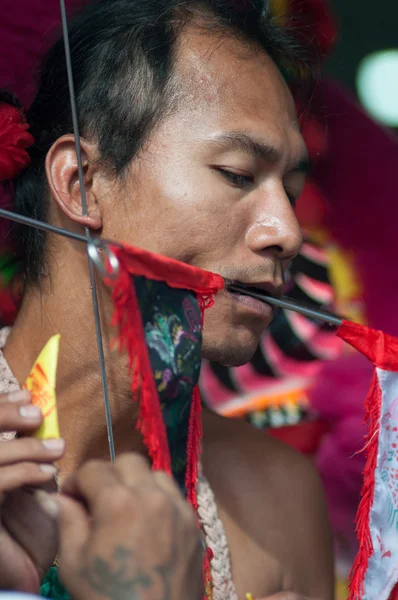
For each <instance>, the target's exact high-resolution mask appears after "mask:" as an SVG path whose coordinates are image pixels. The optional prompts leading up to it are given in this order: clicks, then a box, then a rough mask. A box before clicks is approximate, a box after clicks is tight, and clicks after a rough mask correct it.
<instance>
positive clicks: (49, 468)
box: [40, 463, 58, 475]
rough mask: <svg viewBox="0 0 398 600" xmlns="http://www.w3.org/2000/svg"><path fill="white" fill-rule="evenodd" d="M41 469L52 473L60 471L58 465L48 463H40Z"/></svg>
mask: <svg viewBox="0 0 398 600" xmlns="http://www.w3.org/2000/svg"><path fill="white" fill-rule="evenodd" d="M40 470H41V471H43V473H52V474H53V475H55V473H56V472H57V471H58V469H57V467H55V466H54V465H49V464H47V463H43V464H42V465H40Z"/></svg>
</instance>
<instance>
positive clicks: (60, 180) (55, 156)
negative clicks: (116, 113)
mask: <svg viewBox="0 0 398 600" xmlns="http://www.w3.org/2000/svg"><path fill="white" fill-rule="evenodd" d="M80 147H81V155H82V163H83V173H84V186H85V192H86V203H87V213H88V214H86V215H85V214H84V210H83V206H82V199H81V193H80V182H79V173H78V168H77V158H76V149H75V138H74V136H73V135H70V134H69V135H63V136H62V137H60V138H58V139H57V140H56V142H54V144H53V145H52V146H51V148H50V150H49V152H48V153H47V156H46V175H47V180H48V184H49V187H50V190H51V194H52V196H53V198H54V200H55V201H56V203H57V204H58V206H59V208H60V209H61V210H62V212H63V213H64V214H65V215H66V216H67V217H68V218H69V219H71V220H72V221H74V222H75V223H79V224H81V225H84V226H85V227H89V228H90V229H94V230H98V229H101V227H102V216H101V210H100V205H99V203H98V197H97V194H96V187H97V186H96V185H95V183H96V180H97V170H98V166H97V164H96V161H95V160H93V159H94V158H95V145H94V144H92V143H90V142H87V141H86V140H84V139H83V138H81V139H80Z"/></svg>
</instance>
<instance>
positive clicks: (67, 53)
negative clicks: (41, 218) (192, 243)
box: [60, 0, 115, 462]
mask: <svg viewBox="0 0 398 600" xmlns="http://www.w3.org/2000/svg"><path fill="white" fill-rule="evenodd" d="M60 8H61V18H62V32H63V38H64V45H65V59H66V70H67V74H68V85H69V96H70V104H71V113H72V122H73V133H74V136H75V148H76V159H77V167H78V173H79V183H80V195H81V200H82V209H83V214H84V215H87V214H88V210H87V201H86V189H85V184H84V173H83V163H82V156H81V148H80V135H79V123H78V117H77V108H76V98H75V89H74V84H73V73H72V61H71V54H70V47H69V33H68V23H67V18H66V9H65V0H60ZM85 232H86V238H87V243H89V242H90V241H91V235H90V230H89V228H88V227H86V228H85ZM87 250H88V248H87ZM87 258H88V270H89V275H90V288H91V299H92V304H93V312H94V322H95V332H96V338H97V349H98V357H99V365H100V372H101V382H102V390H103V393H104V405H105V417H106V427H107V432H108V445H109V454H110V459H111V461H112V462H113V461H114V460H115V443H114V439H113V427H112V416H111V406H110V399H109V390H108V381H107V376H106V366H105V355H104V344H103V339H102V332H101V319H100V312H99V305H98V295H97V288H96V284H95V273H94V264H93V261H92V259H91V258H90V254H89V253H87Z"/></svg>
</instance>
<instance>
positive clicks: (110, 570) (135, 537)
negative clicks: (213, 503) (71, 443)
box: [40, 454, 203, 600]
mask: <svg viewBox="0 0 398 600" xmlns="http://www.w3.org/2000/svg"><path fill="white" fill-rule="evenodd" d="M40 496H41V499H42V502H43V506H45V505H46V506H47V510H48V511H49V513H50V514H53V515H54V517H56V518H57V520H58V524H59V534H60V553H59V565H60V578H61V581H62V582H63V584H64V585H65V587H66V588H67V590H68V591H69V592H70V594H71V595H72V597H73V598H74V599H75V600H100V599H101V600H104V598H110V599H111V598H112V599H113V598H117V599H118V600H131V599H132V598H135V599H137V600H138V599H139V600H141V599H145V600H166V599H167V600H181V599H182V598H190V599H191V600H196V599H197V600H199V599H201V598H202V595H203V580H202V565H203V548H202V544H201V541H200V535H199V531H198V529H197V526H196V522H195V516H194V513H193V511H192V509H191V508H190V507H189V506H188V504H187V503H186V502H185V500H184V499H183V497H182V496H181V494H180V492H179V490H178V489H177V487H176V486H175V484H174V482H173V481H172V479H171V478H170V477H169V476H168V475H166V474H164V473H153V472H152V471H151V470H150V467H149V466H148V464H147V462H146V461H145V460H144V459H143V458H142V457H140V456H138V455H135V454H125V455H122V456H120V458H118V459H117V460H116V462H115V464H114V465H112V464H111V463H108V462H104V461H90V462H88V463H86V464H85V465H83V466H82V467H81V468H80V469H79V470H78V471H77V472H76V473H74V474H73V475H71V476H70V477H69V478H68V479H66V480H65V482H64V484H63V486H62V491H61V494H58V495H45V494H40Z"/></svg>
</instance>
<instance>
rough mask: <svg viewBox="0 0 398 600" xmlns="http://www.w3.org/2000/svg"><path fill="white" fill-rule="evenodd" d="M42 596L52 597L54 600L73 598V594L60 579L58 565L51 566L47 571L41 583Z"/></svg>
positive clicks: (69, 599)
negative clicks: (71, 594)
mask: <svg viewBox="0 0 398 600" xmlns="http://www.w3.org/2000/svg"><path fill="white" fill-rule="evenodd" d="M40 596H43V598H51V599H52V600H71V596H70V595H69V594H68V592H67V591H66V590H65V588H64V587H63V585H62V583H61V582H60V580H59V579H58V569H57V567H51V569H50V570H49V571H48V572H47V575H46V576H45V578H44V579H43V581H42V584H41V588H40Z"/></svg>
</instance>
